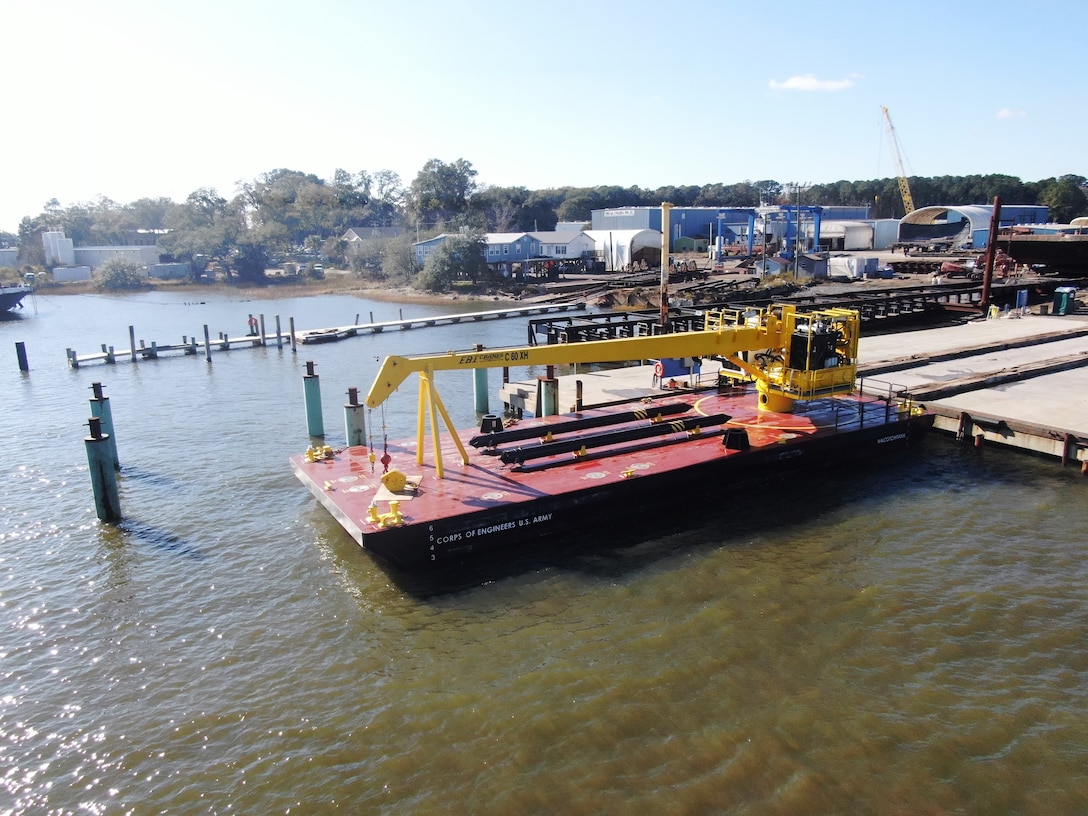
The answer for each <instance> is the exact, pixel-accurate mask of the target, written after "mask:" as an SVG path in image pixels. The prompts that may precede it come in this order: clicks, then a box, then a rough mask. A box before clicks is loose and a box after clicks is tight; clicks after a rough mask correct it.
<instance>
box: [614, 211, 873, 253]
mask: <svg viewBox="0 0 1088 816" xmlns="http://www.w3.org/2000/svg"><path fill="white" fill-rule="evenodd" d="M798 215H800V220H799V219H798ZM869 216H870V211H869V207H867V206H862V207H839V206H835V207H796V206H793V205H784V206H781V207H777V206H776V207H765V206H762V207H748V208H746V207H672V208H671V209H670V212H669V224H670V232H671V234H670V236H669V249H670V251H673V252H679V251H683V250H687V249H699V248H700V247H706V246H710V247H714V248H717V249H721V248H722V247H723V246H724V247H730V246H733V247H743V248H744V254H750V253H751V251H752V246H753V244H761V243H764V242H767V243H771V244H774V245H775V247H776V248H778V247H782V248H785V249H787V250H788V249H789V247H792V246H795V245H796V244H797V242H798V233H800V236H801V242H802V243H803V244H805V246H806V248H809V249H811V248H816V247H818V246H820V245H822V244H823V242H822V241H821V240H820V237H819V236H820V229H819V225H820V223H821V222H823V223H827V222H828V221H836V222H838V221H843V222H859V221H868V220H869ZM592 221H593V230H595V231H598V232H603V231H608V230H617V231H618V230H643V229H648V230H656V231H657V232H660V231H661V224H662V219H661V207H616V208H612V209H607V210H594V211H593V212H592ZM806 225H807V229H806ZM845 248H854V247H845ZM864 248H867V249H871V248H872V246H871V240H870V245H869V246H867V247H864Z"/></svg>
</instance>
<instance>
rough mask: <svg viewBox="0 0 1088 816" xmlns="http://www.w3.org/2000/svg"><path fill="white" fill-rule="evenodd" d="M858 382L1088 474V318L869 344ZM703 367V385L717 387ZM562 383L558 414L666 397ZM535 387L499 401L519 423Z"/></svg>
mask: <svg viewBox="0 0 1088 816" xmlns="http://www.w3.org/2000/svg"><path fill="white" fill-rule="evenodd" d="M858 354H859V366H858V383H859V386H860V387H861V388H862V389H864V390H865V391H866V392H867V393H870V394H887V393H889V391H891V393H893V394H894V393H899V392H906V393H910V394H911V396H913V397H914V399H915V400H919V401H922V402H924V403H925V405H926V407H927V408H928V409H929V410H930V411H932V412H933V413H935V414H936V416H937V419H936V422H935V423H934V427H935V428H936V429H937V430H938V431H941V432H944V433H948V434H952V435H954V436H956V437H957V438H959V439H962V440H964V441H967V442H970V443H972V444H974V445H976V446H984V445H990V444H995V445H1002V446H1007V447H1013V448H1020V449H1023V450H1027V451H1031V452H1035V453H1041V454H1045V455H1047V456H1052V457H1054V458H1056V459H1059V460H1061V461H1062V463H1063V464H1064V463H1072V462H1079V463H1081V467H1082V469H1085V470H1086V471H1088V401H1086V400H1085V399H1084V394H1086V393H1088V314H1080V315H1069V316H1062V317H1055V316H1045V315H1038V314H1027V315H1024V316H1020V317H1015V316H1014V317H1001V318H998V319H996V320H982V319H978V320H971V321H967V322H964V323H960V324H956V325H952V326H942V327H939V328H932V329H920V330H917V331H909V332H898V333H894V334H883V335H873V336H871V337H864V336H863V337H862V338H861V342H860V348H859V352H858ZM717 370H718V366H717V364H715V363H713V361H710V360H706V359H704V360H703V366H702V373H701V375H700V376H699V377H692V378H687V377H679V378H676V380H677V385H678V386H679V387H682V388H685V387H689V386H707V385H712V384H714V383H716V382H717ZM558 379H559V405H560V410H562V411H569V410H573V406H574V403H575V400H576V396H577V388H578V383H579V382H580V383H581V385H582V388H583V402H584V404H585V405H586V406H593V405H600V404H608V403H613V402H619V401H623V400H629V399H640V398H644V397H652V396H661V395H663V394H665V393H667V389H663V388H661V387H660V385H659V384H657V383H655V382H654V373H653V366H652V365H650V364H646V365H636V366H625V367H622V368H616V369H611V370H604V371H586V372H579V373H577V374H568V375H565V376H561V377H559V378H558ZM536 388H537V384H536V381H535V380H523V381H520V382H510V383H507V384H505V385H503V386H502V390H501V392H500V394H501V398H502V401H503V403H504V404H505V405H506V406H508V408H509V409H510V410H511V411H512V412H513V413H515V414H517V413H519V412H525V413H533V406H534V402H535V399H536Z"/></svg>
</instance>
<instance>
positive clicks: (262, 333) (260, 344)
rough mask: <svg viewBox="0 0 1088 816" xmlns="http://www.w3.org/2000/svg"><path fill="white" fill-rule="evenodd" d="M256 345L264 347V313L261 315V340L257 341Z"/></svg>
mask: <svg viewBox="0 0 1088 816" xmlns="http://www.w3.org/2000/svg"><path fill="white" fill-rule="evenodd" d="M257 345H259V346H263V345H265V334H264V313H263V312H262V313H261V339H260V340H259V341H258V343H257Z"/></svg>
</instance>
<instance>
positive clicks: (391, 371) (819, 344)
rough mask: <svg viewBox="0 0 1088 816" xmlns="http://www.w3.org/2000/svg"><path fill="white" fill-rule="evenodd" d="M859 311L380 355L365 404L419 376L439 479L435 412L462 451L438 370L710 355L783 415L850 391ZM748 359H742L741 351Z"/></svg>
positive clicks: (718, 316) (769, 313)
mask: <svg viewBox="0 0 1088 816" xmlns="http://www.w3.org/2000/svg"><path fill="white" fill-rule="evenodd" d="M860 327H861V316H860V314H859V313H858V312H857V311H855V310H852V309H840V308H832V309H822V310H815V311H812V312H798V311H797V309H796V307H795V306H793V305H790V304H781V305H775V306H768V307H766V308H765V309H763V310H759V309H755V308H752V309H746V310H734V309H726V310H721V311H713V312H709V313H707V315H706V319H705V328H704V329H703V330H702V331H690V332H677V333H675V334H659V335H650V336H646V337H625V338H619V339H615V340H590V341H586V342H582V343H562V344H556V345H548V346H522V347H516V348H495V349H481V350H473V351H447V352H444V353H441V354H426V355H418V356H411V357H406V356H398V355H391V356H389V357H386V358H385V361H384V362H383V363H382V367H381V369H380V370H379V371H378V376H377V377H376V378H375V379H374V384H373V385H372V386H371V387H370V392H369V393H368V394H367V396H366V405H367V406H368V407H369V408H372V409H373V408H377V407H378V406H380V405H381V404H382V403H383V402H385V400H386V399H387V398H388V397H389V396H390V395H391V394H392V393H393V392H394V391H396V390H397V388H398V387H399V386H400V385H401V384H402V383H403V382H404V381H405V380H406V379H407V378H408V377H409V376H410V375H411V374H413V373H416V374H418V375H419V413H418V419H417V426H416V433H417V439H416V441H417V445H416V458H417V460H418V462H419V463H420V464H422V463H423V452H424V448H425V445H424V435H425V432H426V431H425V426H426V424H427V419H428V417H429V418H430V425H431V436H432V441H433V443H434V458H435V472H436V474H437V475H438V477H439V478H442V473H443V467H442V450H441V445H440V444H439V439H438V435H439V428H438V423H437V417H436V414H441V416H442V419H443V420H444V422H445V425H446V427H447V429H448V430H449V432H450V435H451V436H452V437H453V441H454V443H455V444H456V446H457V449H458V453H459V454H460V458H461V462H462V464H468V454H467V453H466V451H465V449H464V446H463V445H462V444H461V439H460V437H459V436H458V434H457V431H456V429H455V428H454V427H453V424H452V422H451V421H450V417H449V413H448V412H447V411H446V407H445V405H444V404H443V402H442V399H441V398H440V397H439V396H438V392H437V391H436V390H435V385H434V375H435V372H437V371H462V370H468V369H477V368H501V367H503V366H534V365H535V366H541V365H563V364H569V363H612V362H626V361H628V360H646V359H652V358H673V357H716V358H719V359H722V360H727V361H729V362H730V363H732V364H733V365H734V366H736V367H737V369H739V370H740V371H742V372H744V373H745V374H747V375H749V376H751V377H752V378H753V379H754V380H755V381H756V388H757V390H758V391H759V401H758V404H759V407H760V409H763V410H770V411H779V412H788V411H791V410H792V409H793V403H794V401H796V400H809V399H815V398H816V397H823V396H830V395H832V394H843V393H849V392H851V391H853V389H854V380H855V378H856V376H857V356H858V355H857V351H858V336H859V333H860ZM746 351H747V352H757V353H756V354H753V355H750V356H751V359H752V361H753V362H749V361H748V360H745V359H743V358H742V357H741V356H740V354H741V352H746Z"/></svg>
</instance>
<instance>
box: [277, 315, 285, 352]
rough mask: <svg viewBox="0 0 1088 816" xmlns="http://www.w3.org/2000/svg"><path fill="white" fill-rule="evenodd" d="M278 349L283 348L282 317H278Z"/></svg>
mask: <svg viewBox="0 0 1088 816" xmlns="http://www.w3.org/2000/svg"><path fill="white" fill-rule="evenodd" d="M276 348H278V349H281V348H283V331H281V330H280V316H279V315H276Z"/></svg>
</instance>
